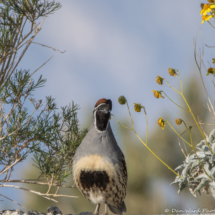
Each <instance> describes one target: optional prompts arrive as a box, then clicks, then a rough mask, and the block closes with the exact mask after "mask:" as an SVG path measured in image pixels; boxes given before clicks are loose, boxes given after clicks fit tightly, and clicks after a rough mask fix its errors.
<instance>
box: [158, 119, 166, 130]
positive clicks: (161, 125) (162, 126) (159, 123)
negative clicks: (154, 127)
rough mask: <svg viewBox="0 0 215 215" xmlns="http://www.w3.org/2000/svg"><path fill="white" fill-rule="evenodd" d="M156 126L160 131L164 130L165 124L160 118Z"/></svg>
mask: <svg viewBox="0 0 215 215" xmlns="http://www.w3.org/2000/svg"><path fill="white" fill-rule="evenodd" d="M158 125H159V126H160V127H161V128H162V129H164V127H165V123H164V120H163V118H162V117H160V118H159V119H158Z"/></svg>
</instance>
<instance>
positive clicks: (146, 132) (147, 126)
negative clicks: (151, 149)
mask: <svg viewBox="0 0 215 215" xmlns="http://www.w3.org/2000/svg"><path fill="white" fill-rule="evenodd" d="M142 108H143V110H144V113H145V117H146V145H147V139H148V118H147V114H146V109H145V107H143V106H142Z"/></svg>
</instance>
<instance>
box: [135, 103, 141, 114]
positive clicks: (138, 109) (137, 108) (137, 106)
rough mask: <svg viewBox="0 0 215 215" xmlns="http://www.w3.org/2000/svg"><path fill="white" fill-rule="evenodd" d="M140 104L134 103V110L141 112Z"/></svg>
mask: <svg viewBox="0 0 215 215" xmlns="http://www.w3.org/2000/svg"><path fill="white" fill-rule="evenodd" d="M141 108H142V105H141V104H136V103H134V110H135V111H136V112H141Z"/></svg>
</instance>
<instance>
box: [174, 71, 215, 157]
mask: <svg viewBox="0 0 215 215" xmlns="http://www.w3.org/2000/svg"><path fill="white" fill-rule="evenodd" d="M177 73H178V76H179V79H180V84H181V92H180V94H181V96H182V98H183V99H184V101H185V103H186V105H187V107H188V109H189V112H190V113H191V115H192V117H193V119H194V121H195V123H196V125H197V127H198V129H199V131H200V133H201V135H202V136H203V138H204V140H205V142H206V144H207V146H208V148H209V149H210V151H211V153H212V154H214V153H213V151H212V149H211V147H210V145H209V143H208V141H207V140H206V138H205V135H204V134H203V132H202V129H201V128H200V126H199V123H198V122H197V120H196V118H195V116H194V114H193V112H192V110H191V108H190V106H189V104H188V102H187V100H186V99H185V97H184V94H183V92H182V81H181V76H180V73H179V71H178V70H177Z"/></svg>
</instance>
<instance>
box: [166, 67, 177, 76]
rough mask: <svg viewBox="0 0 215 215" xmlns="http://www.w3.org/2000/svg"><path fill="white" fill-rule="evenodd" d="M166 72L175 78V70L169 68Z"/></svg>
mask: <svg viewBox="0 0 215 215" xmlns="http://www.w3.org/2000/svg"><path fill="white" fill-rule="evenodd" d="M168 71H169V74H170V75H171V76H175V77H176V75H177V73H176V71H175V69H172V68H169V69H168Z"/></svg>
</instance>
